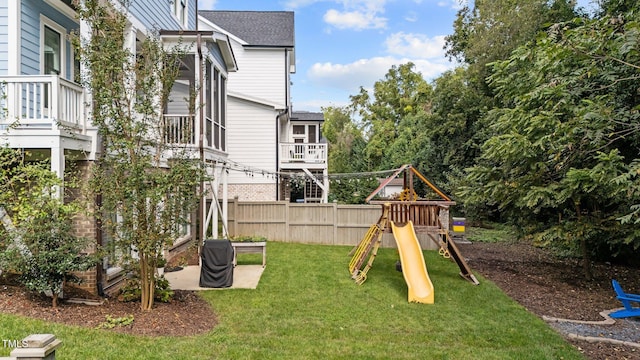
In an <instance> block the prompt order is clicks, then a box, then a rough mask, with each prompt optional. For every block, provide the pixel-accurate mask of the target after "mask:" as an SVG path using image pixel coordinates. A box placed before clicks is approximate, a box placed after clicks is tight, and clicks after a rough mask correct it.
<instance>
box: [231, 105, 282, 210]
mask: <svg viewBox="0 0 640 360" xmlns="http://www.w3.org/2000/svg"><path fill="white" fill-rule="evenodd" d="M227 109H228V115H229V117H228V118H227V124H228V125H227V149H228V152H229V159H230V160H232V161H234V162H236V163H240V164H243V165H246V166H247V167H250V168H252V169H260V170H266V171H269V172H275V171H276V135H275V132H276V112H275V110H274V109H273V108H272V107H268V106H264V105H261V104H258V103H255V102H251V101H246V100H243V99H240V98H237V97H232V96H229V98H228V104H227ZM276 181H277V180H276V179H275V177H274V176H271V175H268V174H265V175H263V174H262V172H260V171H253V172H248V173H245V172H241V171H231V172H230V173H229V176H228V182H229V184H230V185H229V197H233V196H239V197H240V199H241V200H275V199H276ZM249 185H251V186H250V187H249V188H253V189H254V190H255V191H253V196H252V197H250V198H248V197H247V196H248V195H251V194H250V193H251V192H247V191H246V189H247V188H248V187H247V186H249Z"/></svg>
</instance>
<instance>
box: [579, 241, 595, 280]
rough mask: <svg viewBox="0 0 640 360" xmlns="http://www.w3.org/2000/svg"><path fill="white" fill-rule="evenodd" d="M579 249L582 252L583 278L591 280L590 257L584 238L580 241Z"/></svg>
mask: <svg viewBox="0 0 640 360" xmlns="http://www.w3.org/2000/svg"><path fill="white" fill-rule="evenodd" d="M580 248H581V250H582V270H583V271H584V277H585V278H586V279H587V280H592V279H593V274H592V273H591V256H589V247H588V246H587V239H585V238H584V236H583V237H582V238H581V239H580Z"/></svg>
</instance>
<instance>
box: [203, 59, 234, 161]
mask: <svg viewBox="0 0 640 360" xmlns="http://www.w3.org/2000/svg"><path fill="white" fill-rule="evenodd" d="M211 64H212V65H213V66H212V69H211V98H210V99H207V101H212V102H213V103H212V104H211V115H212V117H211V132H212V134H211V144H209V146H211V147H212V148H214V149H216V150H218V151H222V152H226V151H227V147H228V145H229V144H228V143H227V123H228V119H227V103H228V101H227V93H228V89H227V77H226V76H225V75H224V73H223V72H222V70H221V69H220V68H219V67H218V66H216V65H215V63H213V62H211ZM216 133H217V134H218V137H217V143H216Z"/></svg>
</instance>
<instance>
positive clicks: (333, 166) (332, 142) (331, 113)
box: [322, 107, 367, 173]
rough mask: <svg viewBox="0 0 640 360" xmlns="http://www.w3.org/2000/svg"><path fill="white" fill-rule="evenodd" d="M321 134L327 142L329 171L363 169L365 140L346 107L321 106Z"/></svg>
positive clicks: (342, 171) (364, 165)
mask: <svg viewBox="0 0 640 360" xmlns="http://www.w3.org/2000/svg"><path fill="white" fill-rule="evenodd" d="M322 110H323V113H324V119H325V120H324V122H323V124H322V134H323V135H324V137H325V138H326V139H327V142H328V144H329V159H328V161H329V168H328V170H329V172H330V173H348V172H356V171H360V170H362V169H365V168H366V167H367V166H366V164H364V163H363V161H362V160H364V159H363V158H362V156H361V155H362V151H363V149H364V147H365V141H364V138H363V136H362V132H361V130H360V129H359V128H358V127H357V125H356V124H355V123H354V122H353V121H352V120H351V115H352V113H351V112H350V111H349V109H347V108H341V107H327V108H323V109H322Z"/></svg>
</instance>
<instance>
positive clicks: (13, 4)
mask: <svg viewBox="0 0 640 360" xmlns="http://www.w3.org/2000/svg"><path fill="white" fill-rule="evenodd" d="M7 15H8V16H7V30H8V31H9V33H8V37H7V48H8V49H7V50H8V51H7V54H8V56H7V65H8V75H19V74H20V1H9V2H8V4H7Z"/></svg>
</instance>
